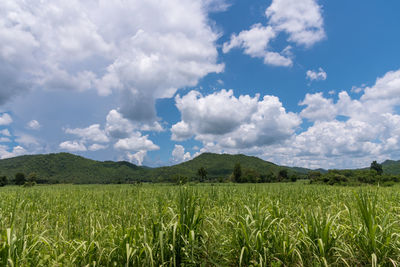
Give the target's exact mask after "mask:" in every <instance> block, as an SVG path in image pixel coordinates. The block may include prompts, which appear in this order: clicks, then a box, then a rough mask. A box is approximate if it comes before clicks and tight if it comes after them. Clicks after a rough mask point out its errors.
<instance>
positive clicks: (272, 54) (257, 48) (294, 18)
mask: <svg viewBox="0 0 400 267" xmlns="http://www.w3.org/2000/svg"><path fill="white" fill-rule="evenodd" d="M265 14H266V16H267V19H268V21H267V25H266V26H263V25H262V24H261V23H257V24H254V25H253V26H251V27H250V29H249V30H244V31H241V32H240V33H239V34H232V36H231V38H230V41H228V42H225V43H224V44H223V48H222V51H223V52H224V53H228V52H229V51H230V50H231V49H233V48H242V49H243V52H244V53H245V54H247V55H249V56H251V57H256V58H263V59H264V63H265V64H268V65H273V66H284V67H290V66H292V65H293V61H292V54H291V53H286V52H288V51H287V50H286V49H285V50H286V51H285V50H284V51H282V52H280V53H279V52H276V51H272V50H273V49H272V48H271V47H270V45H269V44H270V43H271V42H272V41H273V40H274V39H276V38H277V36H278V35H279V34H280V33H281V32H284V33H286V34H287V35H288V41H289V42H293V43H296V44H298V45H304V46H306V47H310V46H312V45H313V44H315V43H316V42H318V41H321V40H322V39H323V38H324V37H325V31H324V29H323V19H322V15H321V7H320V6H319V5H318V4H317V2H316V1H315V0H273V1H272V3H271V5H270V6H269V7H268V8H267V9H266V11H265Z"/></svg>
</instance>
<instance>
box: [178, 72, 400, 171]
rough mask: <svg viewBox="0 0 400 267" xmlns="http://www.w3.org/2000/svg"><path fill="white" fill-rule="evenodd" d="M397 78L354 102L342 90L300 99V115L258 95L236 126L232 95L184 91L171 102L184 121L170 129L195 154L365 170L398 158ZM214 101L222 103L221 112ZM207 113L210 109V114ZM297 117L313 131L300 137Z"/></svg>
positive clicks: (383, 80)
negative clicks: (194, 146)
mask: <svg viewBox="0 0 400 267" xmlns="http://www.w3.org/2000/svg"><path fill="white" fill-rule="evenodd" d="M398 73H400V71H390V72H388V73H386V74H385V75H383V76H382V77H380V78H378V79H377V80H376V83H375V84H374V85H373V86H370V87H366V88H365V91H364V94H363V95H361V96H360V97H359V98H358V99H352V98H351V97H350V95H349V94H348V93H347V92H346V91H341V92H339V94H338V95H337V96H338V98H337V100H334V99H335V98H336V96H329V97H324V96H323V94H322V93H315V94H306V96H305V98H304V100H303V101H301V102H300V103H299V104H300V105H304V106H305V107H304V108H303V110H302V111H301V112H300V113H299V114H293V113H287V112H286V111H285V109H284V108H283V107H282V104H281V103H280V101H279V99H278V98H277V97H274V96H264V98H263V99H262V100H259V99H258V97H257V99H256V101H255V104H254V103H253V102H252V101H249V103H248V104H247V105H246V108H247V110H244V111H243V114H241V115H243V116H244V117H242V119H241V118H238V117H237V116H238V115H237V114H236V109H237V107H240V105H239V104H237V103H235V102H241V101H240V98H236V97H235V96H233V93H232V92H231V91H221V92H215V93H214V94H212V95H209V96H202V95H201V94H200V93H198V92H190V93H188V95H186V96H183V97H180V96H178V97H177V98H176V100H177V107H178V109H179V110H180V111H181V116H182V120H181V121H180V122H179V123H177V124H175V125H174V126H173V127H172V129H171V131H172V133H173V135H172V136H173V138H175V140H183V139H186V138H190V137H191V136H194V138H195V139H196V140H198V141H201V142H202V144H203V147H202V148H201V149H200V151H199V152H197V153H196V154H195V155H198V154H199V153H202V152H215V153H245V154H250V155H257V156H260V157H262V158H264V159H266V160H269V161H272V162H275V163H278V164H284V165H290V166H304V167H310V168H319V167H323V168H354V167H365V166H368V165H369V163H370V162H371V161H372V160H378V161H383V160H385V159H388V158H389V159H398V158H400V114H399V111H398V107H399V106H400V96H399V94H398V93H397V90H398V89H399V88H400V87H398V86H399V83H398V79H399V75H398ZM399 90H400V89H399ZM379 92H381V93H379ZM215 98H217V99H221V103H222V102H223V103H224V107H221V105H218V103H219V102H218V101H216V99H215ZM249 99H252V98H249ZM207 104H210V105H207ZM253 105H255V106H256V108H255V109H252V107H253ZM209 106H212V107H213V108H212V110H211V111H209V110H208V109H207V108H208V107H209ZM230 106H232V110H231V111H228V110H227V108H226V107H230ZM189 107H193V109H192V110H190V109H189ZM210 109H211V108H210ZM248 110H251V112H249V111H248ZM220 113H223V114H224V113H227V114H231V115H232V116H231V117H232V118H231V121H229V119H227V118H226V117H225V116H221V117H219V116H217V115H218V114H220ZM245 114H248V115H245ZM299 117H302V118H307V119H309V120H310V122H311V123H312V125H311V126H305V127H306V128H304V129H302V130H301V131H299V130H300V129H299V128H298V127H299V125H300V123H301V120H300V118H299ZM225 120H228V121H229V122H230V123H231V125H234V126H233V127H225V125H230V124H229V123H227V122H226V121H225ZM203 125H214V126H215V127H216V128H217V129H218V127H219V126H220V125H221V127H222V129H225V130H224V131H221V132H220V133H218V131H217V130H215V129H214V130H205V129H210V128H209V127H204V126H203ZM295 129H296V130H298V131H297V132H296V133H295V132H294V130H295ZM178 151H179V150H178ZM180 151H182V149H180ZM179 155H182V152H181V153H180V154H179ZM195 155H193V156H195Z"/></svg>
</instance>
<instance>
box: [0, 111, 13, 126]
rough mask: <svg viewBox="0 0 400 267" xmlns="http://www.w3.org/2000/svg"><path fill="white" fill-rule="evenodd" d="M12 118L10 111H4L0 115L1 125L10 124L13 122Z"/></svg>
mask: <svg viewBox="0 0 400 267" xmlns="http://www.w3.org/2000/svg"><path fill="white" fill-rule="evenodd" d="M12 121H13V120H12V118H11V116H10V115H9V114H8V113H3V114H1V115H0V125H9V124H11V123H12Z"/></svg>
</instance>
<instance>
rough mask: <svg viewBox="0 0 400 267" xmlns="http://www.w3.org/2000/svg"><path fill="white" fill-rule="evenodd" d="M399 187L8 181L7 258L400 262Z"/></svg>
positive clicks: (32, 262) (11, 261)
mask: <svg viewBox="0 0 400 267" xmlns="http://www.w3.org/2000/svg"><path fill="white" fill-rule="evenodd" d="M399 211H400V191H399V187H398V186H394V187H391V188H378V187H362V188H347V187H332V186H325V185H306V184H303V183H294V184H256V185H253V184H245V185H236V184H219V185H209V184H208V185H204V184H199V185H195V186H190V185H188V186H170V185H146V184H145V185H135V186H134V185H54V186H37V187H32V188H22V187H14V186H9V187H4V188H0V266H365V265H371V266H397V265H400V238H399V233H400V220H399V216H398V214H399Z"/></svg>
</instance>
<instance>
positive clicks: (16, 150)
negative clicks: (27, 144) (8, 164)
mask: <svg viewBox="0 0 400 267" xmlns="http://www.w3.org/2000/svg"><path fill="white" fill-rule="evenodd" d="M24 154H26V150H25V148H23V147H22V146H15V147H13V149H12V150H11V151H9V148H8V146H4V145H0V158H1V159H6V158H12V157H17V156H21V155H24Z"/></svg>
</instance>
